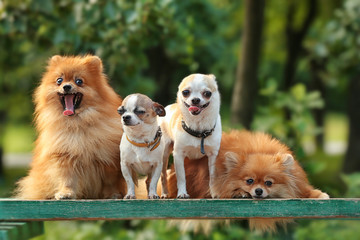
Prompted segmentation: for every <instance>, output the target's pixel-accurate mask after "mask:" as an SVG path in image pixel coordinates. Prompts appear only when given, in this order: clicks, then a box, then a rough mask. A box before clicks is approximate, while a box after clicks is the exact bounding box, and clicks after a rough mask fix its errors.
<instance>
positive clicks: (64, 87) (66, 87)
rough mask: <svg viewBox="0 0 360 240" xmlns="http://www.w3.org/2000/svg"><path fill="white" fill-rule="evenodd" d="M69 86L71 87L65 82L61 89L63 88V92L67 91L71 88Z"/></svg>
mask: <svg viewBox="0 0 360 240" xmlns="http://www.w3.org/2000/svg"><path fill="white" fill-rule="evenodd" d="M71 88H72V87H71V85H69V84H66V85H64V86H63V89H64V91H65V92H69V91H70V90H71Z"/></svg>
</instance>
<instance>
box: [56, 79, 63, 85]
mask: <svg viewBox="0 0 360 240" xmlns="http://www.w3.org/2000/svg"><path fill="white" fill-rule="evenodd" d="M63 81H64V79H62V78H58V79H56V84H57V85H61V83H62V82H63Z"/></svg>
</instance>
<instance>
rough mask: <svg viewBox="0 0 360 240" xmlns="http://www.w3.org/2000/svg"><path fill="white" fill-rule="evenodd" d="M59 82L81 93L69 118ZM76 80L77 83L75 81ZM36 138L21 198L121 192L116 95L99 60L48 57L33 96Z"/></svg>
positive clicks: (19, 190)
mask: <svg viewBox="0 0 360 240" xmlns="http://www.w3.org/2000/svg"><path fill="white" fill-rule="evenodd" d="M59 77H62V78H63V79H64V83H65V82H66V83H69V84H72V86H73V88H74V89H75V90H76V91H77V92H80V93H82V94H83V97H82V101H81V104H80V107H79V108H78V109H76V111H75V114H74V115H73V116H64V115H63V111H64V109H63V106H62V104H61V102H60V99H59V95H58V92H59V91H61V90H62V89H61V88H62V86H63V85H60V86H59V85H58V84H56V80H57V78H59ZM77 78H81V79H82V80H83V82H84V83H83V85H82V86H77V85H76V84H74V80H75V79H77ZM34 102H35V124H36V129H37V131H38V138H37V140H36V146H35V149H34V157H33V161H32V163H31V169H30V171H29V174H28V176H26V177H24V178H23V179H21V180H20V181H19V182H18V187H17V189H16V191H15V193H16V197H17V198H21V199H53V198H56V199H63V198H78V199H79V198H110V197H118V196H119V197H120V196H121V195H123V194H124V193H125V189H126V183H125V182H124V180H123V178H122V176H121V172H120V161H119V143H120V139H121V136H122V128H121V119H120V116H119V115H118V113H117V111H116V110H117V107H118V106H119V105H121V102H122V100H121V98H120V97H119V96H118V95H117V94H116V93H115V92H114V90H113V89H112V88H111V87H110V85H109V84H108V81H107V79H106V76H105V75H104V74H103V67H102V62H101V60H100V58H98V57H96V56H90V55H87V56H84V57H81V56H76V57H61V56H54V57H52V58H51V59H50V60H49V63H48V66H47V71H46V72H45V74H44V75H43V78H42V80H41V83H40V85H39V87H38V88H37V89H36V91H35V94H34Z"/></svg>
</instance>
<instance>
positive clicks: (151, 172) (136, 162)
mask: <svg viewBox="0 0 360 240" xmlns="http://www.w3.org/2000/svg"><path fill="white" fill-rule="evenodd" d="M118 113H119V114H120V115H121V122H122V124H123V128H124V134H123V136H122V138H121V143H120V165H121V171H122V173H123V176H124V178H125V180H126V184H127V194H126V196H125V197H124V199H135V198H136V197H135V184H137V173H140V174H143V175H147V176H148V177H147V180H146V185H147V191H148V198H149V199H157V198H159V196H158V195H157V193H156V186H157V182H158V180H159V178H160V174H161V171H162V167H163V153H164V147H165V145H164V143H163V142H162V139H161V136H162V133H161V128H160V126H159V124H158V119H157V118H158V117H157V116H161V117H162V116H165V109H164V107H163V106H162V105H160V104H159V103H156V102H153V101H152V100H151V99H150V98H149V97H147V96H145V95H143V94H139V93H136V94H131V95H129V96H127V97H126V98H125V99H124V101H123V103H122V105H121V106H120V107H119V108H118Z"/></svg>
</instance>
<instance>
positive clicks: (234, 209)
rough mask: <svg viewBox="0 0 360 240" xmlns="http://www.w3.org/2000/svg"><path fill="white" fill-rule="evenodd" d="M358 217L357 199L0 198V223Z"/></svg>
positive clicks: (359, 214) (358, 202) (358, 201)
mask: <svg viewBox="0 0 360 240" xmlns="http://www.w3.org/2000/svg"><path fill="white" fill-rule="evenodd" d="M249 217H262V218H271V217H291V218H360V199H330V200H315V199H288V200H284V199H281V200H280V199H279V200H277V199H271V200H249V199H239V200H238V199H236V200H232V199H226V200H225V199H221V200H220V199H196V200H195V199H191V200H177V199H175V200H63V201H54V200H46V201H22V200H15V199H0V221H1V220H6V221H11V220H16V221H20V220H22V221H26V220H67V219H85V220H86V219H160V218H206V219H209V218H249Z"/></svg>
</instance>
